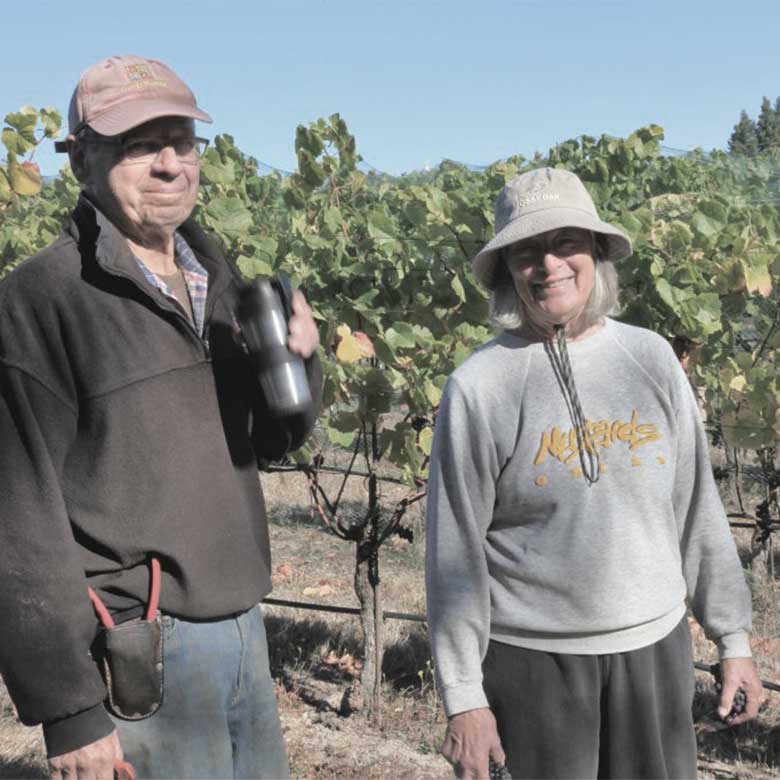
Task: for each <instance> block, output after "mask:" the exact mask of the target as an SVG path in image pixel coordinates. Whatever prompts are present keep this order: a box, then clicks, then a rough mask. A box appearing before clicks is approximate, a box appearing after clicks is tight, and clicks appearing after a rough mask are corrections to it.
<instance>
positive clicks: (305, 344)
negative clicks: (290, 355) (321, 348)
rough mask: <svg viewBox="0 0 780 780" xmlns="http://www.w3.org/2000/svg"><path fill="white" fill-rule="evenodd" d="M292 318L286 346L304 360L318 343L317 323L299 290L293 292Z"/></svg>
mask: <svg viewBox="0 0 780 780" xmlns="http://www.w3.org/2000/svg"><path fill="white" fill-rule="evenodd" d="M292 308H293V316H292V317H290V323H289V328H290V337H289V338H288V339H287V346H288V347H289V348H290V351H291V352H297V353H298V354H299V355H300V356H301V357H302V358H304V360H305V359H306V358H307V357H309V356H310V355H311V354H312V353H313V352H314V350H315V349H317V345H318V344H319V343H320V334H319V332H318V331H317V323H316V322H314V317H312V313H311V308H310V307H309V304H308V303H307V302H306V298H305V297H304V296H303V293H302V292H301V291H300V290H295V291H294V292H293V299H292Z"/></svg>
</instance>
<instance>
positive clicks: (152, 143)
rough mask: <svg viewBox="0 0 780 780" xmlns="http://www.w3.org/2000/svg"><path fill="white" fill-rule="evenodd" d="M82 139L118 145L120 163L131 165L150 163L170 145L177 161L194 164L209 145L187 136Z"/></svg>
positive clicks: (89, 141) (203, 139)
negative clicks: (120, 152) (120, 156)
mask: <svg viewBox="0 0 780 780" xmlns="http://www.w3.org/2000/svg"><path fill="white" fill-rule="evenodd" d="M84 141H86V142H87V143H90V144H105V145H108V146H118V147H120V148H121V150H122V160H121V162H120V165H121V164H125V165H132V164H141V163H150V162H152V161H154V160H156V159H157V156H158V155H159V154H160V152H162V150H163V149H165V148H167V147H168V146H170V147H171V148H172V149H173V151H174V152H175V153H176V157H177V159H178V160H179V162H182V163H185V164H188V165H195V164H196V163H197V162H198V161H199V160H200V158H201V157H203V154H204V153H205V151H206V148H207V147H208V145H209V142H208V139H207V138H197V137H194V136H187V137H185V138H144V137H142V136H130V137H129V138H102V137H99V136H93V135H88V136H85V137H84Z"/></svg>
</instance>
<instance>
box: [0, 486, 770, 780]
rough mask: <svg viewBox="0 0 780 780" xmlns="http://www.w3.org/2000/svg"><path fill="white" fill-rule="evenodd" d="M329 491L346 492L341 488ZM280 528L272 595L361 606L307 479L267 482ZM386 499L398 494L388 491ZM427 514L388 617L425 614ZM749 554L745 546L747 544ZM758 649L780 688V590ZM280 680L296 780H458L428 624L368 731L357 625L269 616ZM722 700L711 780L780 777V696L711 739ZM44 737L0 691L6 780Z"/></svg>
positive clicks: (702, 696) (394, 627)
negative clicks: (446, 748)
mask: <svg viewBox="0 0 780 780" xmlns="http://www.w3.org/2000/svg"><path fill="white" fill-rule="evenodd" d="M333 479H334V482H333V484H332V485H331V486H330V487H332V488H333V489H334V490H336V489H337V486H336V482H335V478H333ZM263 482H264V486H265V491H266V498H267V503H268V509H269V514H270V516H271V519H272V523H271V543H272V550H273V559H274V563H273V579H274V593H273V597H275V598H278V599H288V600H294V601H301V602H307V603H312V602H313V603H317V604H326V605H328V604H329V605H340V606H357V600H356V597H355V595H354V591H353V588H352V577H353V570H354V569H353V564H354V552H355V551H354V544H353V543H351V542H344V541H341V540H339V539H337V538H335V537H334V536H333V535H332V534H330V533H329V532H328V531H327V530H326V529H325V528H324V527H323V524H322V522H321V521H320V520H318V519H313V518H312V517H311V516H310V512H309V504H308V494H307V491H306V486H305V483H304V482H303V480H302V478H301V477H300V475H296V474H274V475H266V476H264V477H263ZM364 490H365V487H364V485H362V482H356V484H354V485H348V486H347V489H346V490H345V497H346V498H347V499H348V503H347V504H345V507H346V510H347V511H353V512H355V513H358V512H360V511H362V509H361V507H362V506H364V497H363V492H364ZM384 491H385V492H384V498H385V500H387V501H391V500H393V498H394V497H395V498H396V499H397V498H398V497H400V496H401V495H402V492H401V489H400V488H396V487H393V486H385V487H384ZM422 524H423V523H422V513H421V511H420V510H419V509H417V508H415V509H414V510H413V511H411V512H410V515H409V518H408V522H407V525H408V526H409V527H410V528H411V530H412V531H413V532H414V535H415V541H414V542H413V543H409V542H407V541H405V540H402V539H400V538H398V537H393V539H392V541H391V542H390V543H389V544H388V545H387V547H386V549H383V554H382V557H381V559H380V577H381V580H382V584H381V588H382V594H383V602H384V607H385V609H387V610H394V611H397V612H404V613H413V614H422V613H424V611H425V597H424V586H423V547H424V543H423V539H422ZM738 541H739V542H740V544H741V545H742V546H743V547H744V544H745V539H743V538H738ZM754 602H755V612H756V625H755V633H754V648H755V653H756V659H757V663H758V666H759V669H760V673H761V676H762V677H763V678H764V679H769V680H773V681H775V682H780V582H778V581H774V582H769V583H764V584H763V585H761V586H757V587H755V588H754ZM265 611H266V622H267V627H268V637H269V649H270V658H271V668H272V673H273V676H274V678H275V680H276V681H277V686H276V687H277V694H278V700H279V705H280V712H281V718H282V727H283V730H284V734H285V740H286V743H287V747H288V752H289V755H290V761H291V766H292V770H293V776H294V777H295V778H300V779H301V780H303V779H304V778H306V779H307V780H308V778H339V779H340V778H345V779H346V780H349V779H351V778H398V779H405V778H409V780H417V779H419V780H428V779H429V778H430V779H431V780H433V779H434V778H450V777H452V773H451V771H450V769H449V766H448V765H447V763H446V762H445V761H444V759H443V758H441V756H439V755H438V753H437V750H438V746H439V744H440V742H441V739H442V736H443V733H444V727H445V720H444V716H443V714H442V711H441V707H440V702H439V700H438V698H437V696H436V692H435V690H434V687H433V681H432V676H431V661H430V653H429V650H428V643H427V636H426V631H425V625H424V624H423V623H419V622H410V621H405V620H387V621H386V624H385V628H386V637H385V641H386V651H385V657H384V662H383V673H384V679H385V685H384V691H383V700H382V706H381V711H380V713H379V715H378V717H377V719H376V720H375V721H374V722H372V723H369V722H368V721H367V719H366V718H365V717H364V715H363V714H362V713H361V711H360V710H359V709H356V708H357V707H359V703H360V691H359V685H358V684H357V678H358V677H359V672H360V667H361V657H360V653H361V644H360V637H359V629H358V621H357V618H356V617H352V616H350V615H334V614H331V613H327V612H315V611H309V610H303V609H291V608H287V607H268V606H267V607H266V610H265ZM691 628H692V633H693V638H694V645H695V656H696V658H697V659H698V660H701V661H704V662H712V661H714V660H715V658H714V649H713V648H712V646H711V645H710V643H709V642H707V640H706V639H705V638H704V637H703V634H702V632H701V629H700V628H699V627H698V626H697V625H696V624H695V623H692V625H691ZM714 702H715V692H714V688H713V685H712V678H711V676H710V675H709V674H707V673H704V672H697V693H696V700H695V704H694V717H695V719H696V721H697V730H698V731H699V777H700V778H701V779H702V780H770V778H774V780H777V778H779V777H780V693H772V694H770V695H769V697H768V699H767V702H766V705H765V708H764V710H763V712H762V713H761V714H760V716H759V718H758V720H757V721H756V722H754V723H751V724H746V725H745V726H741V727H738V728H736V729H723V730H720V731H716V732H710V731H708V730H707V729H708V727H709V726H710V725H711V724H712V717H711V713H712V711H713V706H714ZM45 776H46V775H45V766H44V761H43V752H42V741H41V737H40V731H39V729H35V728H33V729H28V728H25V727H23V726H21V725H19V724H18V722H17V721H16V719H15V717H14V713H13V708H12V706H11V704H10V701H9V699H8V696H7V694H6V692H5V690H4V689H3V688H2V687H0V778H40V777H45Z"/></svg>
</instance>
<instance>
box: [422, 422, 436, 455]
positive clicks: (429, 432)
mask: <svg viewBox="0 0 780 780" xmlns="http://www.w3.org/2000/svg"><path fill="white" fill-rule="evenodd" d="M418 442H419V444H420V449H421V450H422V451H423V452H424V453H425V454H426V455H430V454H431V447H432V446H433V428H423V429H422V430H421V431H420V438H419V439H418Z"/></svg>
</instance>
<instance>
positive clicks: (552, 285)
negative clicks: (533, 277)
mask: <svg viewBox="0 0 780 780" xmlns="http://www.w3.org/2000/svg"><path fill="white" fill-rule="evenodd" d="M573 278H574V277H573V276H567V277H566V278H565V279H556V280H555V281H553V282H534V284H533V287H534V289H536V290H555V289H557V288H558V287H563V285H564V284H566V282H570V281H571V280H572V279H573Z"/></svg>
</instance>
